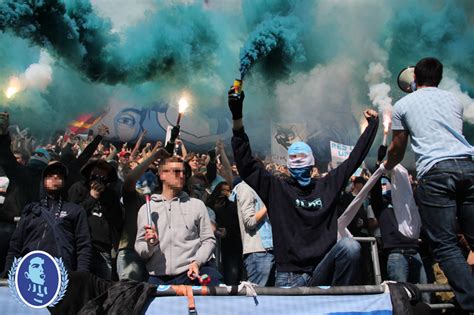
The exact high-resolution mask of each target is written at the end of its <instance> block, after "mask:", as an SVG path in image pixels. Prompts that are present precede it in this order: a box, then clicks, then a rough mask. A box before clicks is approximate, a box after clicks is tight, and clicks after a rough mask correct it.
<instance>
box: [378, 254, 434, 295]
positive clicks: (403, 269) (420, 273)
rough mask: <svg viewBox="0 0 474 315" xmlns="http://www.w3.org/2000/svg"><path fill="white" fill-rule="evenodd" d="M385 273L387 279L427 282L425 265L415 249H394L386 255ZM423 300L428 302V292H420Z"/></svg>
mask: <svg viewBox="0 0 474 315" xmlns="http://www.w3.org/2000/svg"><path fill="white" fill-rule="evenodd" d="M387 275H388V279H389V280H393V281H397V282H410V283H428V281H427V279H426V272H425V267H424V266H423V261H422V260H421V256H420V254H419V253H418V251H417V250H416V249H399V250H394V251H392V252H391V253H390V254H389V255H388V259H387ZM422 297H423V301H424V302H426V303H429V302H430V294H426V293H423V294H422Z"/></svg>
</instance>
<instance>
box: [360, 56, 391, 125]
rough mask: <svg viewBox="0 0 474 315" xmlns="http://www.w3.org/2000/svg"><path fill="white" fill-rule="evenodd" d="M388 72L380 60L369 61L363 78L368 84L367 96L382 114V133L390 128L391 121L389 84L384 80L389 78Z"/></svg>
mask: <svg viewBox="0 0 474 315" xmlns="http://www.w3.org/2000/svg"><path fill="white" fill-rule="evenodd" d="M390 75H391V74H390V72H389V71H388V70H386V69H385V67H384V66H383V65H382V63H380V62H371V63H370V64H369V70H368V71H367V74H366V75H365V77H364V79H365V81H366V82H367V83H368V84H369V94H368V95H369V98H370V100H371V101H372V104H374V105H375V106H377V107H378V109H379V111H381V112H382V114H383V126H384V133H385V134H386V133H387V132H388V130H389V128H390V123H391V121H392V112H393V106H392V98H391V97H390V96H389V93H390V90H391V88H390V85H388V84H387V83H385V82H382V81H384V80H385V79H388V78H390Z"/></svg>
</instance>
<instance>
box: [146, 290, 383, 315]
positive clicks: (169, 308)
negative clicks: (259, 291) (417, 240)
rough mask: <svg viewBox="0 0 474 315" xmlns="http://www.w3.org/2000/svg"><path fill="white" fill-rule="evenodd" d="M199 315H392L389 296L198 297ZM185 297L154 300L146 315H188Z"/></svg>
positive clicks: (197, 309) (197, 308)
mask: <svg viewBox="0 0 474 315" xmlns="http://www.w3.org/2000/svg"><path fill="white" fill-rule="evenodd" d="M194 299H195V302H196V311H197V312H198V314H206V315H214V314H216V315H218V314H219V315H220V314H262V315H265V314H291V315H309V314H311V315H313V314H328V315H329V314H331V315H336V314H338V315H349V314H359V315H361V314H364V315H390V314H392V302H391V300H390V293H388V292H387V293H382V294H363V295H318V296H269V295H266V296H263V295H261V296H258V302H259V304H258V305H257V306H256V305H255V303H254V300H253V299H252V298H251V297H244V296H213V297H206V296H195V297H194ZM187 310H188V299H187V297H185V296H178V297H159V298H156V299H154V300H153V302H152V303H151V305H150V306H149V307H148V310H147V311H146V314H147V315H148V314H169V315H171V314H186V312H187Z"/></svg>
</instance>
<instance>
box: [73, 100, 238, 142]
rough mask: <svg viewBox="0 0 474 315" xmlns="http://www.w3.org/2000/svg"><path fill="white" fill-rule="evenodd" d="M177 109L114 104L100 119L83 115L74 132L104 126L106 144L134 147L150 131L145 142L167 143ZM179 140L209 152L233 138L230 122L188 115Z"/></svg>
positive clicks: (74, 124)
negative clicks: (106, 131)
mask: <svg viewBox="0 0 474 315" xmlns="http://www.w3.org/2000/svg"><path fill="white" fill-rule="evenodd" d="M177 117H178V111H177V108H174V107H173V106H169V105H168V104H167V103H159V104H155V105H154V106H152V107H150V108H136V107H134V106H131V105H124V104H111V105H109V107H108V108H107V109H106V110H105V111H104V112H103V113H101V114H100V115H94V114H83V115H81V116H79V117H78V118H77V119H76V120H75V121H74V122H72V123H71V124H70V127H72V128H75V129H74V130H73V132H76V133H78V132H82V133H87V130H88V129H92V130H94V131H95V132H97V129H98V127H99V125H100V124H105V125H107V126H108V127H109V134H108V135H107V136H106V137H105V138H106V140H111V141H121V142H130V143H134V142H135V141H136V140H137V139H138V137H139V136H140V134H141V133H142V132H143V131H144V130H146V131H147V133H146V135H145V138H144V141H145V142H148V141H149V142H154V141H157V140H160V141H163V140H165V137H166V128H167V126H170V125H171V126H174V125H176V120H177ZM180 126H181V131H180V135H179V137H180V138H181V140H183V141H184V142H185V144H186V146H188V147H189V148H190V149H192V150H193V149H206V150H207V149H209V148H210V147H212V146H214V145H215V143H216V141H217V139H219V138H220V139H222V140H227V139H230V137H231V135H232V127H231V122H230V121H229V119H227V118H225V117H219V118H217V119H216V118H212V117H206V116H205V115H204V114H203V113H199V112H198V111H192V110H190V111H189V112H186V113H185V114H184V117H183V118H182V120H181V122H180Z"/></svg>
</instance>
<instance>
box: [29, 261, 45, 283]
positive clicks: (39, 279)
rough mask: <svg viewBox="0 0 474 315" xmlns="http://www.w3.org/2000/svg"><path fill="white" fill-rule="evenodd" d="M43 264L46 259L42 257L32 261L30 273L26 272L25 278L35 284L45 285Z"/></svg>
mask: <svg viewBox="0 0 474 315" xmlns="http://www.w3.org/2000/svg"><path fill="white" fill-rule="evenodd" d="M43 264H44V259H43V258H40V257H35V258H33V259H32V260H30V264H29V266H28V272H25V277H26V278H27V279H30V280H31V282H33V283H36V284H39V285H44V282H45V278H46V275H45V274H44V269H43Z"/></svg>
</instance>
